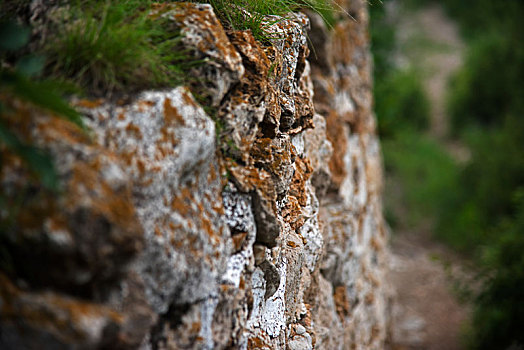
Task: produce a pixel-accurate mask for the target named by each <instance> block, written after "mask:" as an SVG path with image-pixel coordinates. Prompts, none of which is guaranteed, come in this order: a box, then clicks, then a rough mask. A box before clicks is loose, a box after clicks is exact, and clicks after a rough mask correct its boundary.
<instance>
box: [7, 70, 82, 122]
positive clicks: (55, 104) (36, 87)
mask: <svg viewBox="0 0 524 350" xmlns="http://www.w3.org/2000/svg"><path fill="white" fill-rule="evenodd" d="M0 81H2V83H4V84H5V85H6V86H7V87H8V88H9V89H10V90H11V91H12V92H13V93H15V94H16V95H17V96H18V97H21V98H23V99H26V100H28V101H29V102H32V103H34V104H35V105H37V106H39V107H42V108H46V109H48V110H50V111H53V112H55V113H57V114H58V115H59V116H61V117H64V118H65V119H67V120H69V121H71V122H73V123H75V124H76V125H78V126H79V127H81V128H82V129H85V125H84V123H83V121H82V119H81V116H80V114H79V113H78V112H77V111H76V110H75V109H73V108H72V107H71V106H69V105H68V104H67V103H66V102H64V100H62V98H60V96H58V95H56V94H55V93H54V88H53V87H54V85H53V84H52V83H50V82H33V81H30V80H28V79H27V78H26V77H24V76H23V75H21V74H18V73H16V72H8V71H4V72H2V73H0Z"/></svg>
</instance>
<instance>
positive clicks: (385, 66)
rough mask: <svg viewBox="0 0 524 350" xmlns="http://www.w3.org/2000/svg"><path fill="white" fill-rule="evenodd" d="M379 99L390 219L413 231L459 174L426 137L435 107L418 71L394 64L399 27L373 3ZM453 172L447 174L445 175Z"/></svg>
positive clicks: (373, 39)
mask: <svg viewBox="0 0 524 350" xmlns="http://www.w3.org/2000/svg"><path fill="white" fill-rule="evenodd" d="M369 9H370V17H371V27H370V32H371V41H372V43H371V45H372V53H373V59H374V71H373V74H374V97H375V113H376V115H377V120H378V131H379V134H380V137H381V139H382V149H383V153H384V163H385V169H386V177H387V179H388V180H387V181H386V193H385V215H386V218H387V220H388V222H389V224H390V225H392V226H394V227H402V228H413V227H415V226H418V225H420V224H422V223H423V222H424V221H427V220H426V218H428V217H431V216H432V214H433V213H434V212H435V210H436V208H437V207H438V206H437V204H436V203H437V201H428V200H427V198H431V197H432V196H438V194H439V193H440V192H442V191H443V190H444V188H445V187H447V186H448V183H449V182H450V181H451V180H450V179H449V177H453V176H454V174H455V167H454V164H453V161H452V160H451V159H450V158H449V156H447V154H446V153H445V152H444V151H442V150H441V149H440V148H439V145H438V144H437V143H436V142H434V141H433V140H431V139H430V138H429V137H427V136H426V135H425V131H426V130H427V128H428V126H429V102H428V99H427V97H426V94H425V91H424V89H423V87H422V84H421V80H420V75H419V74H417V72H416V70H415V69H413V68H412V69H401V68H398V67H396V65H395V64H394V62H393V57H394V55H395V50H396V43H395V27H394V24H393V23H391V22H390V20H389V19H388V18H387V17H386V12H385V6H384V3H383V2H382V1H378V0H377V1H372V2H371V3H370V7H369ZM441 169H447V171H448V173H447V174H442V175H441V174H440V173H439V171H440V170H441Z"/></svg>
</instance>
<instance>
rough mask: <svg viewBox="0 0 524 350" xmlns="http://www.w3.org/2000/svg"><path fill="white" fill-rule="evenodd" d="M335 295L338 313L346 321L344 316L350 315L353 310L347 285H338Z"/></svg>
mask: <svg viewBox="0 0 524 350" xmlns="http://www.w3.org/2000/svg"><path fill="white" fill-rule="evenodd" d="M333 297H334V300H335V307H336V310H337V314H338V316H339V317H340V320H341V321H344V318H345V317H347V316H349V314H350V311H351V306H350V305H349V299H348V297H347V292H346V287H345V286H338V287H336V288H335V293H334V295H333Z"/></svg>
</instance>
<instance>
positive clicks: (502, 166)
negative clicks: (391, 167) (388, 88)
mask: <svg viewBox="0 0 524 350" xmlns="http://www.w3.org/2000/svg"><path fill="white" fill-rule="evenodd" d="M405 1H407V2H408V3H409V5H410V6H423V5H427V4H429V3H437V2H436V1H434V0H405ZM438 3H439V4H441V5H443V7H444V8H445V10H447V12H448V14H450V16H451V17H452V18H454V19H455V20H456V21H457V22H458V24H459V26H460V28H461V32H462V34H463V36H464V38H465V39H466V41H467V43H468V46H469V47H468V53H467V55H466V59H465V62H464V65H463V67H462V68H461V69H460V71H459V72H458V73H457V75H456V76H455V77H454V78H453V80H452V82H451V84H450V88H449V97H448V110H449V115H450V122H451V129H452V130H451V132H452V136H453V137H455V138H457V139H459V140H461V141H462V142H463V143H465V144H466V145H467V146H468V148H469V150H470V152H471V157H470V158H469V160H468V161H467V162H466V164H464V166H463V169H461V170H460V172H459V173H458V176H457V177H456V178H455V180H454V182H455V184H454V185H453V187H452V190H448V191H443V192H442V193H440V195H439V194H438V193H436V194H435V197H432V199H431V200H432V201H433V200H435V201H437V202H438V203H440V205H439V206H438V207H437V208H436V212H435V213H434V215H435V216H436V217H437V225H436V234H437V236H438V237H439V238H441V239H443V240H444V241H445V242H447V243H448V244H449V245H451V246H452V247H454V248H456V249H458V250H460V251H462V252H464V253H467V254H469V255H470V256H471V257H472V258H474V259H475V261H476V262H477V264H478V266H479V268H480V277H481V280H482V281H483V282H482V284H481V287H480V289H478V290H474V291H473V292H474V293H473V295H475V297H474V298H473V299H472V301H473V304H474V313H473V318H472V326H471V331H470V334H469V346H470V348H471V349H486V350H487V349H510V348H512V347H514V348H515V349H520V348H522V347H523V346H524V333H523V332H522V329H524V258H523V257H524V195H523V188H524V83H523V82H524V44H523V43H524V21H523V20H522V19H523V18H524V1H522V0H506V1H500V0H461V1H455V0H443V1H439V2H438ZM377 98H378V97H377ZM385 154H386V155H387V151H385ZM386 162H387V156H386ZM435 171H437V172H440V171H441V170H440V168H438V169H435ZM449 179H452V177H450V178H449ZM450 188H451V187H450ZM412 190H413V191H415V190H416V189H412ZM409 191H411V189H409V190H408V192H409ZM515 198H517V200H516V201H515Z"/></svg>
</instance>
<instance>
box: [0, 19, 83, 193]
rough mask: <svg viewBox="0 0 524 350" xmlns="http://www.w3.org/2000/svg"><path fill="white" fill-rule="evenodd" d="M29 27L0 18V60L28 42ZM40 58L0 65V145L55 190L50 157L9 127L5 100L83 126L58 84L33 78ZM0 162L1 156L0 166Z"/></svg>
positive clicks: (54, 178)
mask: <svg viewBox="0 0 524 350" xmlns="http://www.w3.org/2000/svg"><path fill="white" fill-rule="evenodd" d="M29 33H30V31H29V29H28V28H27V27H24V26H22V25H20V24H18V23H16V22H15V21H9V20H3V21H0V62H2V61H3V58H4V57H5V56H6V55H8V54H9V53H11V52H14V51H17V50H21V49H22V48H24V46H26V45H27V44H28V42H29ZM42 61H43V57H41V56H35V55H25V56H24V55H23V56H21V57H20V58H19V59H18V61H17V62H16V64H15V66H14V68H7V67H3V66H2V67H0V145H3V146H4V147H6V148H7V149H8V150H10V151H11V152H13V153H15V154H16V155H18V156H19V157H20V158H21V159H22V160H23V161H24V162H25V164H26V166H27V167H28V168H29V169H30V170H31V171H32V173H33V174H35V175H36V177H37V178H38V179H39V181H40V183H41V184H42V186H43V187H44V188H45V189H47V190H52V191H57V190H58V188H59V184H58V176H57V173H56V170H55V167H54V164H53V161H52V159H51V156H50V155H49V154H48V153H47V152H46V151H45V150H43V149H40V148H38V147H36V146H34V145H32V144H29V143H26V142H23V141H22V140H21V139H20V138H19V137H18V136H17V135H16V134H15V133H13V132H12V130H10V127H9V122H8V120H7V119H6V118H7V115H8V114H10V113H12V112H13V111H11V110H10V108H9V107H8V106H9V104H8V100H9V99H12V98H13V97H14V98H17V99H20V100H23V101H27V102H28V103H29V104H32V105H34V106H36V107H40V108H42V109H44V110H48V111H51V112H54V113H55V114H56V116H58V117H62V118H65V119H68V120H70V121H71V122H73V123H75V124H77V125H78V126H79V127H81V128H82V129H85V126H84V124H83V122H82V120H81V118H80V115H79V114H78V113H77V112H76V111H75V110H74V109H73V108H71V107H70V106H69V105H68V104H67V103H66V102H64V101H63V100H62V99H61V97H60V96H59V94H58V93H57V92H58V91H57V86H56V85H55V84H54V83H53V82H50V81H33V80H32V79H31V78H32V77H34V76H37V75H39V74H40V73H41V70H42V68H43V64H42ZM1 166H2V162H1V159H0V169H1Z"/></svg>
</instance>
